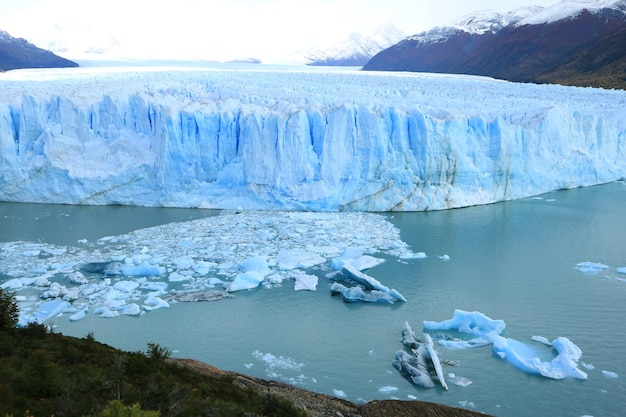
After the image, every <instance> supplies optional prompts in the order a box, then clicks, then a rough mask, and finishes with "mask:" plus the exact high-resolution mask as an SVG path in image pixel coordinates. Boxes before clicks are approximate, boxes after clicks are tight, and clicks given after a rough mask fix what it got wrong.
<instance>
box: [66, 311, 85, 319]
mask: <svg viewBox="0 0 626 417" xmlns="http://www.w3.org/2000/svg"><path fill="white" fill-rule="evenodd" d="M86 315H87V309H84V310H80V311H78V312H76V313H74V314H72V315H71V316H70V321H79V320H82V319H84V318H85V316H86Z"/></svg>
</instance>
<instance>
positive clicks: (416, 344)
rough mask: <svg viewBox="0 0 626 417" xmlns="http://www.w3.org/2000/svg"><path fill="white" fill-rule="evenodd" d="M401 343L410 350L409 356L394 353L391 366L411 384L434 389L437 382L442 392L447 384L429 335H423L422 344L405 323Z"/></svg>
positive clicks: (446, 387)
mask: <svg viewBox="0 0 626 417" xmlns="http://www.w3.org/2000/svg"><path fill="white" fill-rule="evenodd" d="M402 343H403V344H404V345H405V346H406V347H407V348H409V349H410V350H411V354H409V353H407V352H406V351H404V350H399V351H398V352H396V357H395V360H394V361H393V362H392V363H393V366H394V367H395V368H396V369H397V370H398V371H399V372H400V373H401V374H402V375H403V376H404V377H406V378H407V379H408V380H409V381H411V382H412V383H413V384H415V385H418V386H420V387H424V388H434V387H435V381H437V382H439V383H440V384H441V386H442V387H443V389H444V390H447V389H448V384H446V380H445V377H444V374H443V368H442V367H441V361H440V360H439V356H438V355H437V352H435V347H434V344H433V340H432V338H431V337H430V335H428V334H426V333H424V342H421V341H419V340H418V339H417V337H416V336H415V333H414V332H413V330H412V329H411V326H409V323H407V322H405V323H404V327H403V328H402Z"/></svg>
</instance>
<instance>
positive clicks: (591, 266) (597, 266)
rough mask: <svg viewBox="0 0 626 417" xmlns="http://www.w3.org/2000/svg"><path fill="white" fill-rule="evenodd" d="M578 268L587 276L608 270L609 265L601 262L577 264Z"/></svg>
mask: <svg viewBox="0 0 626 417" xmlns="http://www.w3.org/2000/svg"><path fill="white" fill-rule="evenodd" d="M576 268H577V269H578V270H579V271H580V272H583V273H585V274H597V273H598V272H601V271H604V270H606V269H608V268H609V267H608V265H604V264H601V263H599V262H580V263H578V264H576Z"/></svg>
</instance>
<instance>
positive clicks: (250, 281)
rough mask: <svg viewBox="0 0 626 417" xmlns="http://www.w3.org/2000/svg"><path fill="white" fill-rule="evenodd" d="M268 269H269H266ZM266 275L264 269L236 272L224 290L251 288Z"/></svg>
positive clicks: (259, 282) (258, 283) (257, 284)
mask: <svg viewBox="0 0 626 417" xmlns="http://www.w3.org/2000/svg"><path fill="white" fill-rule="evenodd" d="M268 271H269V270H268ZM266 276H267V272H264V271H249V272H244V273H242V274H237V276H236V277H235V279H234V280H233V281H232V282H231V283H230V284H229V285H228V287H227V288H226V291H230V292H232V291H241V290H251V289H253V288H256V287H258V286H259V285H260V284H261V282H263V280H264V279H265V277H266Z"/></svg>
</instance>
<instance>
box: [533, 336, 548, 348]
mask: <svg viewBox="0 0 626 417" xmlns="http://www.w3.org/2000/svg"><path fill="white" fill-rule="evenodd" d="M530 340H533V341H535V342H539V343H543V344H544V345H546V346H552V342H550V341H549V340H548V339H547V338H545V337H543V336H533V337H531V338H530Z"/></svg>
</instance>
